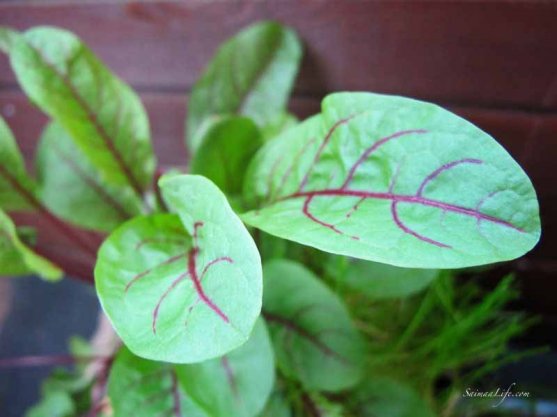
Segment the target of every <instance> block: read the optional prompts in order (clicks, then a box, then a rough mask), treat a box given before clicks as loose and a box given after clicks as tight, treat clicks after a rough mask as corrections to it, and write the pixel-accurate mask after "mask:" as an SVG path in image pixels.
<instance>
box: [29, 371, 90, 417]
mask: <svg viewBox="0 0 557 417" xmlns="http://www.w3.org/2000/svg"><path fill="white" fill-rule="evenodd" d="M90 407H91V380H90V378H89V377H87V376H85V375H79V374H76V373H73V372H69V371H67V370H65V369H55V370H54V371H53V372H52V374H51V375H49V376H48V378H47V379H45V380H44V381H43V383H42V384H41V400H40V402H39V403H38V404H37V405H35V406H34V407H32V408H31V409H29V410H28V411H27V413H26V417H76V416H82V415H84V414H85V413H86V412H87V411H88V410H89V409H90Z"/></svg>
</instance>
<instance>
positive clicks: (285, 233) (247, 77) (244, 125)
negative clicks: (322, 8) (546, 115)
mask: <svg viewBox="0 0 557 417" xmlns="http://www.w3.org/2000/svg"><path fill="white" fill-rule="evenodd" d="M0 46H1V47H2V49H4V50H5V51H6V52H7V53H8V54H9V57H10V62H11V64H12V68H13V70H14V72H15V74H16V76H17V79H18V81H19V83H20V85H21V87H22V89H23V90H24V91H25V93H26V94H27V95H28V97H29V98H30V99H31V100H32V102H33V103H35V104H36V105H37V106H38V107H39V108H40V109H41V110H43V111H44V112H45V113H46V114H47V115H48V116H49V117H50V118H51V123H50V124H49V125H48V126H47V127H46V129H45V130H44V133H43V135H42V138H41V140H40V144H39V147H38V152H37V156H36V164H35V170H36V177H32V176H31V175H30V174H29V173H27V171H26V169H25V166H24V162H23V159H22V157H21V155H20V153H19V150H18V148H17V145H16V142H15V140H14V138H13V136H12V134H11V133H10V132H9V130H8V128H7V126H6V125H5V123H3V122H1V124H0V142H1V145H2V147H1V149H0V159H1V162H2V165H1V166H0V206H1V207H2V209H3V210H5V211H7V212H13V211H21V210H34V211H36V212H37V213H38V215H42V216H45V218H46V219H47V220H49V221H51V222H52V223H53V224H54V225H56V226H57V227H59V228H60V229H61V230H62V231H64V232H65V233H66V234H67V235H68V237H69V238H72V239H74V240H75V243H76V245H79V246H80V247H81V248H82V249H83V250H84V251H87V252H89V253H92V256H96V266H95V271H94V276H95V285H96V290H97V294H98V296H99V299H100V302H101V305H102V307H103V309H104V311H105V313H106V315H107V316H108V318H109V319H110V321H111V323H112V324H113V327H114V329H115V331H116V332H117V334H118V335H119V336H120V338H121V339H122V341H123V343H124V344H125V347H123V348H122V349H121V350H120V352H119V353H118V354H117V356H116V357H115V358H114V360H113V361H112V360H111V361H107V362H106V364H105V365H106V366H105V368H106V369H104V372H108V370H109V371H110V372H109V374H110V376H109V378H108V381H107V383H106V384H98V383H92V382H91V381H90V380H88V381H87V380H86V382H85V383H83V384H85V385H80V384H81V383H82V381H81V380H78V381H77V382H76V381H73V380H72V381H71V383H68V384H66V385H63V384H54V386H55V387H56V389H54V388H53V389H50V388H48V386H47V387H46V388H45V394H46V396H45V400H44V401H43V403H41V405H40V406H39V407H37V408H35V409H33V411H32V413H34V414H31V415H32V416H33V417H38V416H41V415H57V416H58V415H59V416H73V415H79V414H78V413H79V412H80V411H81V408H79V407H77V406H75V404H76V402H75V401H73V399H74V398H75V397H76V396H78V395H80V394H81V391H82V389H85V390H86V391H87V387H93V388H95V389H96V391H98V390H99V389H101V390H104V391H105V392H106V395H102V396H101V398H100V401H102V402H100V403H99V402H96V401H91V404H89V410H90V411H89V414H91V415H95V414H98V415H100V414H101V413H102V414H103V415H114V416H117V417H118V416H127V415H131V414H133V415H139V416H157V415H161V416H162V415H175V416H199V417H221V416H222V417H228V416H231V415H233V416H235V417H255V416H261V417H265V416H267V417H282V416H290V415H292V413H294V414H295V415H309V416H329V417H334V416H343V415H350V413H355V414H354V415H359V416H365V415H369V416H372V415H374V416H375V415H385V412H384V411H381V410H384V409H385V407H391V411H389V414H388V415H389V416H395V415H400V416H403V415H409V414H408V413H409V411H408V410H411V412H412V413H413V414H412V415H414V416H415V415H416V413H418V411H417V410H420V409H423V410H424V412H423V413H422V414H423V415H431V411H430V410H429V406H430V405H428V404H427V401H426V402H425V403H424V402H423V400H422V399H421V397H420V396H419V395H418V394H416V393H415V392H414V391H413V389H412V388H411V387H406V386H403V385H400V383H399V382H397V381H396V379H392V378H391V376H389V377H385V379H374V380H370V379H369V374H370V369H376V368H379V367H381V366H389V367H390V364H395V365H396V366H394V365H393V367H392V368H393V369H398V368H400V367H401V364H402V363H404V362H402V361H401V359H400V358H399V357H398V356H397V355H398V354H401V355H403V354H404V355H406V354H408V352H409V351H410V352H411V354H415V355H416V357H418V356H419V355H422V356H420V357H424V358H426V357H427V358H429V360H430V362H431V363H433V362H432V360H431V357H432V356H435V355H437V357H438V361H439V362H438V363H435V364H434V365H435V366H432V368H431V369H429V370H428V372H427V377H428V384H429V385H428V386H431V384H433V381H435V380H436V379H437V378H438V377H439V375H441V374H444V373H446V372H448V371H451V370H453V367H452V364H451V363H450V361H449V360H448V358H447V357H446V356H444V355H441V353H443V352H445V353H446V350H445V351H441V350H439V349H440V348H439V345H440V344H443V343H449V342H450V341H454V340H456V339H455V338H457V337H465V336H467V335H469V334H470V332H471V331H472V330H474V331H475V330H477V327H481V326H483V325H485V322H484V320H486V319H485V318H486V317H488V318H493V316H494V315H496V314H495V313H496V312H498V311H499V308H500V304H501V303H500V301H501V300H503V301H505V300H506V294H507V292H506V291H502V292H501V294H503V295H500V293H498V292H495V293H494V294H495V295H492V297H495V300H494V301H493V300H492V302H489V298H488V299H486V301H484V302H482V303H480V304H479V305H478V307H477V309H478V310H477V311H476V310H474V309H468V310H466V309H464V310H462V309H460V307H458V306H456V305H454V303H455V302H456V301H457V299H456V297H451V296H450V294H451V293H450V288H449V284H447V281H446V280H437V281H436V282H440V283H445V284H446V285H447V288H442V287H440V285H442V284H435V285H434V286H433V287H431V288H432V289H430V290H429V291H428V292H427V293H426V296H424V300H430V298H431V295H430V292H431V291H434V290H433V289H435V291H438V292H439V294H441V295H442V296H443V297H444V298H443V299H442V300H441V301H442V306H443V307H444V308H445V309H446V311H445V315H444V316H443V318H444V319H446V320H449V319H448V318H447V316H450V319H451V320H453V322H450V324H448V322H446V321H438V320H429V321H428V326H431V327H432V328H433V329H434V330H435V331H436V332H437V333H438V338H434V339H431V340H430V344H427V343H426V344H423V345H420V346H421V347H420V348H418V347H417V345H415V342H414V338H415V336H416V335H417V334H419V332H420V331H421V329H422V327H423V320H424V317H427V316H428V315H429V314H430V313H431V306H430V301H422V304H420V306H419V307H418V308H416V309H414V310H412V307H411V305H412V304H410V305H409V306H408V307H407V308H405V312H404V314H406V315H411V316H412V317H413V319H412V320H411V322H410V323H411V324H410V326H409V327H408V329H407V330H406V331H405V332H403V334H402V337H401V338H400V339H397V340H396V341H395V342H396V344H395V346H394V347H396V348H397V349H394V350H393V356H392V357H386V352H389V351H391V347H392V346H391V345H386V344H379V345H378V344H377V343H371V342H372V341H373V339H374V337H375V335H374V334H373V331H372V332H371V333H370V330H369V329H373V328H375V327H377V328H378V331H379V332H380V333H381V332H383V331H385V332H388V331H390V329H385V330H382V329H381V328H380V327H381V326H383V325H386V323H385V322H384V321H385V320H386V321H388V318H389V316H391V315H392V314H393V311H389V310H388V308H392V307H391V305H390V304H389V303H387V304H385V305H384V307H382V308H385V309H387V311H382V310H381V311H379V310H377V309H376V308H371V307H374V306H375V304H374V305H373V306H369V307H370V308H365V309H364V308H363V307H362V306H368V303H364V302H361V303H360V301H350V297H351V295H353V294H356V295H357V296H360V297H363V298H365V299H372V300H376V299H377V298H387V299H391V298H393V297H395V298H397V299H398V298H400V297H406V296H409V295H410V294H412V293H414V292H416V291H419V290H421V289H423V288H425V287H427V286H428V285H429V284H430V283H431V282H433V281H435V280H436V278H437V276H438V271H436V270H435V269H437V268H462V267H467V266H472V265H482V264H489V263H493V262H499V261H505V260H509V259H513V258H516V257H518V256H521V255H522V254H524V253H525V252H526V251H528V250H530V249H531V248H532V247H533V246H534V245H535V243H536V242H537V240H538V238H539V234H540V223H539V216H538V205H537V200H536V196H535V192H534V189H533V187H532V184H531V183H530V181H529V179H528V177H527V176H526V174H525V173H524V172H523V171H522V169H521V168H520V167H519V166H518V164H517V163H516V162H515V161H514V160H513V159H512V158H511V157H510V156H509V155H508V154H507V153H506V152H505V151H504V149H503V148H502V147H501V146H500V145H498V144H497V142H496V141H495V140H494V139H493V138H491V137H490V136H489V135H487V134H486V133H485V132H483V131H481V130H480V129H478V128H477V127H475V126H473V125H472V124H470V123H469V122H467V121H465V120H463V119H461V118H459V117H458V116H456V115H454V114H452V113H450V112H448V111H446V110H444V109H442V108H440V107H438V106H435V105H433V104H429V103H424V102H420V101H416V100H411V99H407V98H402V97H394V96H384V95H377V94H370V93H337V94H332V95H329V96H327V97H326V98H325V99H324V100H323V103H322V110H321V113H319V114H317V115H315V116H313V117H310V118H309V119H307V120H305V121H303V122H302V123H300V124H298V123H297V121H296V119H295V117H293V116H292V115H290V114H288V112H287V111H286V103H287V100H288V96H289V93H290V90H291V88H292V86H293V83H294V79H295V76H296V74H297V72H298V67H299V63H300V59H301V50H302V48H301V46H300V43H299V40H298V38H297V36H296V35H295V34H294V32H293V31H292V30H290V29H288V28H284V27H282V26H280V25H278V24H276V23H261V24H257V25H254V26H251V27H249V28H247V29H245V30H244V31H242V32H240V33H239V34H238V35H236V36H235V37H233V38H232V39H230V40H229V41H227V42H226V43H225V44H224V45H222V47H221V48H220V49H219V50H218V51H217V54H216V56H215V57H214V59H213V60H212V61H211V63H210V64H209V66H208V68H207V69H206V71H205V73H204V74H203V76H202V77H201V78H200V80H199V81H198V82H197V83H196V85H195V86H194V88H193V91H192V94H191V97H190V100H189V106H188V108H189V114H188V120H187V128H186V131H187V133H186V144H187V146H188V148H189V150H190V151H191V155H192V157H191V161H190V164H189V173H188V174H183V173H180V172H179V171H172V172H168V173H166V174H165V175H163V176H162V177H161V178H160V179H158V180H156V181H155V178H154V177H155V176H154V172H155V167H156V159H155V156H154V154H153V151H152V146H151V141H150V133H149V125H148V120H147V117H146V113H145V110H144V108H143V106H142V104H141V101H140V100H139V98H138V97H137V95H136V94H135V93H134V92H133V91H132V90H131V89H130V88H129V87H128V86H126V85H125V84H124V83H123V82H122V81H121V80H119V79H118V78H117V77H116V76H114V75H113V74H112V73H111V72H110V71H109V70H108V69H107V68H106V67H105V66H104V65H103V64H102V63H101V62H100V61H99V60H98V59H97V58H96V57H95V56H94V54H93V53H92V52H91V51H90V50H89V49H88V48H87V47H86V46H85V45H84V44H83V43H82V42H81V41H80V40H79V39H78V38H77V37H76V36H75V35H73V34H71V33H69V32H67V31H64V30H61V29H57V28H51V27H39V28H34V29H31V30H28V31H26V32H24V33H19V32H14V31H11V30H9V29H2V31H0ZM0 214H1V218H0V220H1V221H2V222H1V226H2V229H1V230H0V231H1V232H2V233H1V234H0V249H1V251H0V253H1V256H2V258H0V260H2V262H1V263H0V273H1V274H3V275H4V274H5V275H18V274H28V273H31V272H33V273H38V274H40V275H42V276H43V277H45V278H48V279H56V278H59V277H60V276H61V274H62V272H61V270H60V268H59V267H57V266H55V265H53V264H51V263H50V262H49V261H48V260H46V259H43V258H42V257H40V256H39V255H38V254H36V253H34V252H33V249H32V248H31V247H29V246H28V245H25V243H24V242H23V241H22V240H21V239H20V237H19V234H18V230H17V228H16V227H15V226H14V224H13V222H12V221H11V220H10V218H9V217H8V216H7V215H5V214H4V213H3V212H2V213H0ZM68 224H71V225H73V226H76V227H80V228H84V229H92V230H96V231H98V232H102V233H106V234H107V237H106V239H105V240H104V243H103V244H102V246H101V248H100V250H99V251H98V253H96V248H91V245H90V242H88V241H86V240H84V239H83V238H82V237H81V235H79V234H75V232H74V230H75V229H73V228H70V227H68ZM282 239H286V240H282ZM294 242H295V243H294ZM312 248H316V249H319V250H320V251H315V250H314V249H312ZM308 253H309V258H308ZM339 255H343V256H339ZM348 257H350V258H348ZM262 258H263V261H262ZM352 258H358V259H361V260H360V261H355V260H354V261H353V260H352ZM375 262H381V264H378V263H375ZM386 264H390V265H394V266H389V265H386ZM396 266H398V267H396ZM399 267H405V268H420V269H402V268H399ZM421 268H435V269H421ZM443 285H444V284H443ZM345 286H347V287H348V288H350V291H349V292H347V293H344V292H343V291H344V290H342V291H341V288H344V287H345ZM332 288H337V289H338V291H333V290H332ZM347 300H348V301H349V302H348V303H347V302H346V301H347ZM451 303H452V304H451ZM358 306H360V307H361V308H360V307H358ZM494 312H495V313H494ZM460 316H462V317H463V319H462V318H461V317H460ZM454 321H456V322H458V323H462V327H459V326H454ZM391 325H392V326H393V327H394V326H396V325H397V323H396V322H393V323H391ZM370 326H371V327H370ZM519 328H520V325H518V324H517V326H516V327H514V328H512V329H513V330H509V329H508V330H507V331H506V332H503V333H502V334H501V336H500V337H499V338H497V339H494V340H492V341H490V340H491V339H490V337H491V336H492V335H491V334H490V333H488V334H487V336H486V337H485V338H482V339H481V340H482V341H484V342H485V345H486V346H487V347H489V348H490V349H493V350H498V349H501V346H503V345H504V344H505V342H506V341H507V340H508V338H509V337H511V336H512V335H514V334H515V333H516V331H515V329H519ZM459 329H460V333H459ZM431 331H432V330H431V329H430V330H429V332H430V333H431ZM451 332H452V333H451ZM393 334H398V333H396V331H394V333H393ZM479 334H480V335H484V333H481V332H480V333H479ZM488 336H489V337H488ZM409 339H412V343H409ZM484 339H485V340H484ZM415 340H420V339H419V338H416V339H415ZM447 346H449V345H447ZM377 351H381V352H382V353H381V354H376V353H377ZM401 352H402V353H401ZM498 352H499V351H497V352H495V353H498ZM478 355H479V353H478V352H477V351H474V350H473V349H472V348H470V349H469V350H466V349H464V348H462V349H461V356H460V357H458V358H457V359H456V363H458V364H459V365H461V364H467V363H468V362H467V360H468V358H471V359H473V360H477V359H478V358H479V356H478ZM370 356H371V360H370ZM492 356H493V355H491V356H489V358H491V357H492ZM495 356H497V355H495ZM489 358H488V359H489ZM368 365H369V366H368ZM276 370H278V376H277V375H276V374H275V373H276ZM421 371H423V369H420V368H418V369H416V370H415V372H421ZM394 376H396V375H394ZM74 382H75V383H74ZM78 382H79V383H78ZM97 382H98V381H97ZM87 384H89V385H87ZM362 386H363V387H364V389H362V390H360V389H359V388H358V387H362ZM379 388H381V389H379ZM49 393H55V396H56V398H54V399H53V395H54V394H49ZM384 393H387V394H386V395H387V397H385V398H383V397H381V395H385V394H384ZM97 396H98V395H97ZM107 398H109V402H107ZM393 398H399V399H398V400H395V402H396V404H397V406H398V407H399V408H400V410H399V411H396V412H394V411H392V410H393V408H392V407H395V405H394V404H393ZM51 403H52V404H53V405H52V407H60V410H62V411H60V412H57V413H55V412H54V411H48V412H44V413H42V411H41V410H43V408H41V407H44V409H48V410H52V409H53V408H52V409H49V407H51V405H49V404H51ZM405 407H411V408H409V409H408V408H405ZM354 410H355V411H354ZM397 412H398V414H396V413H397ZM41 413H42V414H41ZM48 413H50V414H48ZM428 413H429V414H428Z"/></svg>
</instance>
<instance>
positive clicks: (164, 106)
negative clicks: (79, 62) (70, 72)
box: [0, 0, 557, 320]
mask: <svg viewBox="0 0 557 417" xmlns="http://www.w3.org/2000/svg"><path fill="white" fill-rule="evenodd" d="M259 19H275V20H279V21H281V22H283V23H286V24H288V25H291V26H292V27H294V28H295V29H296V30H297V31H298V32H299V34H300V35H301V37H302V38H303V40H304V42H305V44H306V56H305V60H304V64H303V68H302V71H301V75H300V78H299V80H298V83H297V85H296V88H295V94H294V98H293V100H292V105H291V107H292V110H293V111H294V112H295V113H297V114H298V115H300V116H306V115H309V114H311V113H313V112H316V111H317V110H318V106H319V101H320V99H321V98H322V97H323V96H324V95H325V94H326V93H328V92H331V91H338V90H364V91H375V92H383V93H396V94H403V95H408V96H412V97H416V98H420V99H425V100H430V101H434V102H437V103H439V104H442V105H446V106H448V107H450V108H452V109H453V110H454V111H456V112H457V113H459V114H461V115H463V116H465V117H467V118H469V119H470V120H472V121H473V122H475V123H476V124H478V125H479V126H480V127H482V128H483V129H485V130H486V131H488V132H489V133H491V134H493V135H494V136H495V137H496V138H498V139H499V140H500V142H501V143H502V144H503V145H504V146H505V147H506V148H507V149H508V151H509V152H510V153H511V154H512V155H513V156H514V157H515V158H516V159H517V160H518V161H519V162H520V163H521V164H522V165H523V166H524V168H525V169H526V171H527V172H528V174H529V175H530V176H531V178H532V180H533V182H534V185H535V187H536V189H537V192H538V194H539V197H540V201H541V210H542V221H543V237H542V241H541V243H540V244H539V245H538V247H537V248H536V249H535V250H534V251H533V252H532V253H531V254H529V255H528V256H526V257H525V258H524V259H522V260H520V261H518V262H516V263H515V267H516V269H517V270H519V271H520V273H521V274H522V276H523V277H524V279H523V280H522V282H523V287H524V291H525V300H526V304H527V305H528V306H529V307H530V309H531V310H533V311H538V312H543V313H545V314H546V315H547V316H546V317H547V319H548V320H555V317H557V302H556V299H557V283H556V282H555V280H554V279H555V275H557V274H556V271H557V261H556V260H555V259H554V254H555V253H556V250H557V218H556V217H557V216H556V215H557V187H556V184H557V166H556V165H557V164H556V161H557V2H555V1H541V0H539V1H535V0H522V1H520V0H515V1H496V0H491V1H473V0H461V1H436V0H428V1H395V0H389V1H387V0H376V1H357V0H321V1H317V0H315V1H303V0H285V1H281V0H273V1H202V0H186V1H181V2H177V1H176V2H172V1H162V2H114V1H95V2H93V1H90V2H81V3H79V2H77V3H76V2H66V3H62V2H46V3H45V2H44V1H42V2H41V1H37V2H35V3H33V2H28V3H25V2H13V1H8V2H3V3H0V25H8V26H12V27H15V28H18V29H25V28H29V27H31V26H35V25H44V24H48V25H57V26H62V27H65V28H67V29H70V30H72V31H74V32H76V33H77V34H78V35H79V36H81V37H82V38H83V40H84V41H86V42H87V43H88V44H89V45H90V46H91V47H92V49H93V50H94V51H95V52H96V53H97V54H98V55H99V56H100V57H101V58H102V59H103V60H104V61H105V62H106V63H107V64H108V66H109V67H110V68H111V69H112V70H114V71H115V72H116V73H117V74H119V75H120V76H121V77H122V78H124V79H125V80H126V81H127V82H129V83H130V84H131V85H132V86H133V87H135V88H136V89H137V90H138V91H139V92H140V94H141V97H142V99H143V101H144V103H145V105H146V107H147V110H148V112H149V115H150V117H151V123H152V131H153V138H154V143H155V148H156V151H157V153H158V155H159V158H160V161H161V164H162V165H177V164H178V165H179V164H184V162H185V160H186V158H187V155H186V151H185V149H184V146H183V124H184V117H185V112H186V102H187V94H188V92H189V91H190V89H191V86H192V84H193V82H194V81H195V79H196V77H198V75H199V74H200V72H201V70H202V68H203V67H204V65H205V64H206V63H207V61H208V60H209V58H210V56H211V55H212V53H213V52H214V50H215V48H216V47H217V45H218V44H219V43H220V42H222V41H223V40H224V39H226V38H227V37H228V36H230V35H231V34H233V33H234V32H235V31H237V30H238V29H239V28H241V27H242V26H244V25H246V24H249V23H251V22H254V21H256V20H259ZM0 113H1V114H2V115H3V116H4V117H5V118H6V119H7V121H8V123H9V124H10V125H11V127H12V128H13V130H14V131H15V134H16V136H17V138H18V141H19V143H20V146H21V147H22V149H23V151H24V153H25V155H26V157H27V158H28V160H29V161H30V160H32V156H33V150H34V146H35V143H36V141H37V138H38V135H39V132H40V130H41V128H42V126H43V125H44V123H45V120H46V119H45V117H44V116H42V115H41V114H40V112H39V111H38V110H36V109H35V108H33V106H32V105H31V104H30V103H29V102H28V101H27V100H26V98H25V97H24V96H23V95H22V93H21V92H20V90H19V88H18V86H17V84H16V82H15V80H14V77H13V74H12V72H11V70H10V68H9V64H8V62H7V59H6V58H5V57H4V56H2V57H0ZM40 242H41V246H42V250H43V251H44V252H48V253H51V254H52V253H55V254H56V256H60V257H65V258H66V259H65V263H66V265H68V266H69V270H70V272H74V271H75V273H80V271H83V267H84V265H85V266H86V265H87V263H88V262H90V260H87V259H77V258H75V257H74V258H72V256H71V254H72V251H71V248H68V245H67V243H65V242H64V241H63V240H62V239H60V238H59V237H57V236H56V233H55V232H54V231H53V230H46V231H45V232H43V234H42V236H41V239H40ZM552 317H553V318H552Z"/></svg>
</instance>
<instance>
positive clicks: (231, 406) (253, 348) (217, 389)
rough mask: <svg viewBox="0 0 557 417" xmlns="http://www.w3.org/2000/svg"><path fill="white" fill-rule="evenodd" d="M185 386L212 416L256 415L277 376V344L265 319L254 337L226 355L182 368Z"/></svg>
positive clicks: (180, 369) (254, 333)
mask: <svg viewBox="0 0 557 417" xmlns="http://www.w3.org/2000/svg"><path fill="white" fill-rule="evenodd" d="M178 374H179V378H180V381H182V386H183V387H184V388H185V390H186V391H187V392H188V394H189V395H190V396H191V398H192V399H193V400H194V401H195V402H196V403H197V404H199V405H200V406H201V407H202V408H203V409H204V410H205V411H206V412H207V414H208V415H209V416H211V417H229V416H234V417H254V416H256V415H257V414H258V413H259V412H261V410H262V409H263V407H264V406H265V403H266V402H267V399H268V398H269V396H270V394H271V392H272V390H273V383H274V380H275V363H274V354H273V348H272V346H271V341H270V339H269V335H268V333H267V328H266V327H265V323H264V322H263V320H261V319H260V320H258V322H257V324H256V325H255V327H254V330H253V333H252V334H251V337H250V339H249V340H248V341H247V342H246V343H245V344H244V345H242V346H241V347H239V348H238V349H236V350H234V351H232V352H230V353H229V354H227V355H226V356H223V357H222V358H218V359H213V360H210V361H205V362H202V363H200V364H195V365H184V366H181V367H179V368H178Z"/></svg>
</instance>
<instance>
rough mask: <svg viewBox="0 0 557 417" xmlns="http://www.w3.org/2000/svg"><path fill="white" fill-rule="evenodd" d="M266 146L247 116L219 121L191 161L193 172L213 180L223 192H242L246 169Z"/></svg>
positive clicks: (218, 119) (215, 121)
mask: <svg viewBox="0 0 557 417" xmlns="http://www.w3.org/2000/svg"><path fill="white" fill-rule="evenodd" d="M262 144H263V140H262V138H261V134H260V133H259V129H258V128H257V126H256V125H255V124H254V123H253V122H252V121H251V120H250V119H248V118H246V117H236V116H227V117H221V118H216V119H214V121H213V122H212V123H211V124H210V125H209V126H208V128H207V130H206V131H205V134H204V137H203V139H202V141H201V144H200V146H199V148H198V149H197V151H196V152H195V154H194V155H193V157H192V160H191V173H192V174H199V175H203V176H205V177H207V178H209V179H210V180H211V181H213V182H214V183H215V184H216V185H217V186H218V187H219V188H220V189H221V190H222V191H224V192H226V193H227V194H229V195H238V194H240V193H241V191H242V185H243V183H244V175H245V172H246V166H247V165H248V164H249V162H250V160H251V158H252V157H253V155H255V152H257V150H258V149H259V147H260V146H261V145H262Z"/></svg>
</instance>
